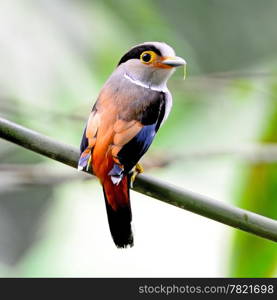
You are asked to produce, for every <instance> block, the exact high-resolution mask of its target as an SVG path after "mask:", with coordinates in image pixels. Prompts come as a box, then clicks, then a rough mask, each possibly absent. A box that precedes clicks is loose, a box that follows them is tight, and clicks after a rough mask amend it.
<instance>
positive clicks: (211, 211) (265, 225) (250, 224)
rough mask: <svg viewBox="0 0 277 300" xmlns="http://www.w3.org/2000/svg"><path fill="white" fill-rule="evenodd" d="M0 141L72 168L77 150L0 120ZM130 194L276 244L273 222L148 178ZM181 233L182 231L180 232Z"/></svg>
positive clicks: (276, 229)
mask: <svg viewBox="0 0 277 300" xmlns="http://www.w3.org/2000/svg"><path fill="white" fill-rule="evenodd" d="M0 137H2V138H4V139H5V140H8V141H10V142H13V143H15V144H18V145H20V146H22V147H25V148H27V149H29V150H32V151H34V152H37V153H40V154H42V155H44V156H47V157H49V158H51V159H54V160H57V161H59V162H62V163H64V164H66V165H69V166H71V167H74V168H76V167H77V163H78V159H79V150H78V149H77V148H75V147H72V146H68V145H66V144H63V143H61V142H57V141H55V140H54V139H52V138H50V137H46V136H44V135H42V134H40V133H37V132H35V131H32V130H30V129H27V128H24V127H22V126H19V125H17V124H15V123H12V122H10V121H7V120H5V119H2V118H0ZM134 190H135V191H137V192H140V193H143V194H145V195H148V196H151V197H153V198H156V199H159V200H161V201H163V202H166V203H168V204H171V205H174V206H177V207H180V208H183V209H186V210H189V211H191V212H194V213H196V214H199V215H201V216H204V217H207V218H210V219H212V220H215V221H218V222H220V223H223V224H227V225H229V226H232V227H235V228H239V229H241V230H244V231H247V232H250V233H253V234H255V235H258V236H260V237H264V238H267V239H269V240H272V241H275V242H277V221H276V220H273V219H270V218H267V217H263V216H261V215H258V214H255V213H252V212H250V211H247V210H244V209H240V208H238V207H235V206H233V205H230V204H226V203H223V202H220V201H216V200H213V199H211V198H209V197H206V196H204V195H200V194H197V193H193V192H190V191H186V190H184V189H180V188H178V187H176V186H174V185H171V184H168V183H166V182H163V181H161V180H159V179H155V178H153V177H150V176H148V175H139V176H138V177H137V179H136V181H135V183H134ZM182 231H183V230H182Z"/></svg>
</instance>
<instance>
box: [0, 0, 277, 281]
mask: <svg viewBox="0 0 277 300" xmlns="http://www.w3.org/2000/svg"><path fill="white" fill-rule="evenodd" d="M276 16H277V2H276V1H274V0H267V1H259V0H244V1H239V0H232V1H231V0H206V1H201V0H193V1H192V0H186V1H185V0H184V1H181V0H180V1H177V0H172V1H166V0H160V1H154V0H152V1H150V0H149V1H147V0H140V1H127V0H118V1H111V0H110V1H109V0H106V1H100V0H99V1H96V0H95V1H85V0H80V1H74V0H25V1H20V0H1V2H0V116H1V117H4V118H7V119H9V120H12V121H15V122H17V123H19V124H22V125H24V126H27V127H29V128H32V129H34V130H37V131H39V132H41V133H43V134H46V135H49V136H51V137H53V138H55V139H57V140H60V141H63V142H65V143H68V144H72V145H75V146H78V145H79V142H80V139H81V135H82V131H83V128H84V124H85V122H86V119H87V116H88V114H89V111H90V109H91V107H92V105H93V103H94V101H95V100H96V98H97V94H98V91H99V89H100V88H101V86H102V85H103V83H104V82H105V80H106V79H107V77H108V76H109V74H110V73H111V72H112V71H113V69H114V68H115V66H116V64H117V62H118V61H119V59H120V57H121V56H122V55H123V54H124V53H125V52H126V51H127V50H128V49H129V48H130V47H131V46H133V45H135V44H137V43H140V42H144V41H153V40H158V41H164V42H167V43H169V44H170V45H172V46H173V47H174V48H175V50H176V53H177V54H178V55H179V56H182V57H184V58H185V59H186V60H187V62H188V77H187V79H186V81H183V80H182V76H183V75H182V70H178V71H177V72H176V73H175V74H174V76H173V78H172V79H171V80H170V82H169V88H170V90H171V91H172V94H173V97H174V106H173V109H172V112H171V115H170V117H169V119H168V121H167V122H166V124H165V125H164V126H163V128H162V129H161V130H160V132H159V134H158V135H157V137H156V140H155V142H154V144H153V145H152V147H151V150H150V151H149V152H148V153H147V155H146V156H145V158H144V160H143V161H144V165H145V169H146V172H147V174H151V175H152V176H155V177H158V178H160V179H162V180H165V181H168V182H171V183H174V184H176V185H178V186H180V187H182V188H185V189H189V190H192V191H195V192H198V193H201V194H204V195H207V196H210V197H213V198H215V199H218V201H222V202H228V203H232V204H234V205H237V206H239V207H242V208H245V209H249V210H251V211H253V212H256V213H259V214H262V215H265V216H268V217H271V218H274V219H276V218H277V199H276V198H277V165H276V162H277V155H276V153H277V151H276V146H274V143H276V142H277V76H276V75H277V73H276V70H277V38H276V26H277V18H276ZM131 197H132V209H133V221H134V222H133V223H134V232H135V247H134V248H132V249H126V250H118V249H116V248H115V246H114V244H113V242H112V239H111V237H110V233H109V229H108V223H107V217H106V211H105V206H104V199H103V196H102V190H101V187H100V186H99V184H98V182H97V181H96V180H94V179H89V180H87V179H86V178H85V177H84V176H82V174H80V173H77V172H76V171H75V170H73V169H71V168H69V167H66V166H64V165H62V164H60V163H58V162H55V161H51V160H49V159H46V158H44V157H41V156H39V155H37V154H35V153H32V152H30V151H27V150H25V149H23V148H20V147H18V146H15V145H13V144H10V143H8V142H6V141H4V140H0V276H2V277H7V276H17V277H42V276H47V277H48V276H55V277H59V276H74V277H76V276H81V277H85V276H90V277H96V276H101V277H111V276H113V277H123V276H124V277H135V276H143V277H145V276H159V277H165V276H167V277H171V276H179V277H204V276H205V277H215V276H223V277H225V276H241V277H257V276H262V277H272V276H277V246H276V243H273V242H270V241H266V240H264V239H262V238H258V237H255V236H253V235H250V234H248V233H244V232H241V231H238V230H235V229H232V228H230V227H227V226H225V225H223V224H220V223H217V222H214V221H212V220H209V219H206V218H203V217H201V216H198V215H195V214H192V213H190V212H187V211H184V210H181V209H178V208H175V207H172V206H170V205H167V204H164V203H162V202H160V201H158V200H154V199H151V198H148V197H146V196H144V195H140V194H138V193H135V192H132V193H131Z"/></svg>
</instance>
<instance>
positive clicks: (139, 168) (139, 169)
mask: <svg viewBox="0 0 277 300" xmlns="http://www.w3.org/2000/svg"><path fill="white" fill-rule="evenodd" d="M143 172H144V169H143V167H142V166H141V165H140V164H139V163H138V164H136V166H135V168H134V170H133V172H132V176H131V179H130V186H131V188H133V187H134V182H135V180H136V178H137V176H138V174H140V173H143Z"/></svg>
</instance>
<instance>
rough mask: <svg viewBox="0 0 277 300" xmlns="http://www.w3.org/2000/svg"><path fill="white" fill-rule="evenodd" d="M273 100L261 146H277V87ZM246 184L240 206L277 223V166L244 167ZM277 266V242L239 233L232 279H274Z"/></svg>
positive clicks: (265, 164)
mask: <svg viewBox="0 0 277 300" xmlns="http://www.w3.org/2000/svg"><path fill="white" fill-rule="evenodd" d="M271 90H272V93H271V94H270V95H269V96H268V97H269V98H273V99H272V100H273V101H272V105H271V106H270V107H269V113H268V116H269V117H268V118H267V120H266V122H267V124H266V128H265V130H264V133H263V134H262V137H261V139H260V142H261V143H264V144H266V143H270V144H274V143H277V101H276V98H275V97H276V96H275V95H277V93H276V92H277V85H276V81H274V83H273V84H272V88H271ZM244 172H245V174H244V180H243V185H242V192H241V195H240V201H239V203H238V204H239V205H240V206H241V207H244V208H245V209H250V210H252V211H254V212H256V213H260V214H262V215H265V216H268V217H270V218H272V219H277V201H276V199H277V163H276V162H275V163H271V164H268V163H257V164H252V165H250V166H244ZM276 266H277V245H276V243H274V242H270V241H266V240H264V239H261V238H258V237H255V236H252V235H249V234H245V233H243V232H237V233H236V235H235V241H234V245H233V255H232V260H231V268H230V271H231V276H233V277H274V275H275V274H276V271H275V270H276Z"/></svg>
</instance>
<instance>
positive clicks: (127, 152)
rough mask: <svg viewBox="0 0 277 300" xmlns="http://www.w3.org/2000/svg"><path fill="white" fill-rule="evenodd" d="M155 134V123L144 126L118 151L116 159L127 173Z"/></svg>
mask: <svg viewBox="0 0 277 300" xmlns="http://www.w3.org/2000/svg"><path fill="white" fill-rule="evenodd" d="M155 135H156V124H152V125H146V126H144V127H143V128H142V129H141V130H140V131H139V133H138V134H137V135H136V136H135V137H134V138H133V139H132V140H131V141H130V142H129V143H127V144H126V145H125V146H123V148H122V149H121V150H120V151H119V153H118V155H117V156H118V159H119V161H120V163H121V164H122V165H123V166H124V172H125V173H128V172H130V171H131V170H132V168H133V167H134V166H135V165H136V163H137V162H138V161H139V160H140V158H141V157H142V156H143V154H144V153H145V152H146V151H147V150H148V148H149V147H150V145H151V144H152V142H153V139H154V137H155Z"/></svg>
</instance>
